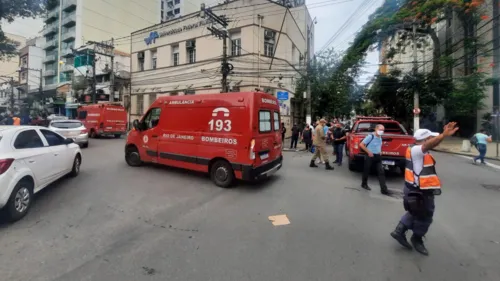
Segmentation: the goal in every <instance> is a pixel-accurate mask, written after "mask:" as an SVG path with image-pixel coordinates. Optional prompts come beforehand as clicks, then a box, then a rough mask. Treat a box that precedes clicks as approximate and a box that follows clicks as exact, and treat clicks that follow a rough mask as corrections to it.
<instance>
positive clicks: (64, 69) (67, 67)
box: [61, 64, 75, 72]
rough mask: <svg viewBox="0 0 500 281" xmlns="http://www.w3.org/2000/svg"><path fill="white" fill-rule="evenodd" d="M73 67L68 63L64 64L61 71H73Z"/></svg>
mask: <svg viewBox="0 0 500 281" xmlns="http://www.w3.org/2000/svg"><path fill="white" fill-rule="evenodd" d="M74 69H75V68H74V67H73V66H72V65H70V64H64V65H62V66H61V72H73V70H74Z"/></svg>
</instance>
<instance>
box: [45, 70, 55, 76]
mask: <svg viewBox="0 0 500 281" xmlns="http://www.w3.org/2000/svg"><path fill="white" fill-rule="evenodd" d="M55 75H56V71H55V70H53V69H47V70H45V71H44V72H43V76H44V77H48V76H55Z"/></svg>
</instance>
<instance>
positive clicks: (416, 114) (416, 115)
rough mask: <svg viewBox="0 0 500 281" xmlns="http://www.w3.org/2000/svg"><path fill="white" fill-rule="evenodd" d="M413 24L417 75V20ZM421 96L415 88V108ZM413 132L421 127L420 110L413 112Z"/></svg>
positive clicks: (415, 73)
mask: <svg viewBox="0 0 500 281" xmlns="http://www.w3.org/2000/svg"><path fill="white" fill-rule="evenodd" d="M412 26H413V75H414V76H415V77H416V75H417V71H418V65H417V22H416V21H413V23H412ZM419 100H420V99H419V96H418V91H417V90H416V89H415V92H414V93H413V109H414V110H418V108H419V106H420V105H419ZM413 114H414V116H413V132H415V131H417V130H418V129H419V128H420V117H419V112H418V111H414V112H413Z"/></svg>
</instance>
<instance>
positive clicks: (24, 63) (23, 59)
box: [21, 57, 28, 67]
mask: <svg viewBox="0 0 500 281" xmlns="http://www.w3.org/2000/svg"><path fill="white" fill-rule="evenodd" d="M27 66H28V58H27V57H23V58H22V59H21V67H27Z"/></svg>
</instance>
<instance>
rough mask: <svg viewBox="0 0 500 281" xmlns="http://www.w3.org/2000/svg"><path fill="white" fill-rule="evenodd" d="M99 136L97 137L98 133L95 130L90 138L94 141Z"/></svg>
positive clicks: (92, 130)
mask: <svg viewBox="0 0 500 281" xmlns="http://www.w3.org/2000/svg"><path fill="white" fill-rule="evenodd" d="M98 137H99V136H98V135H97V132H96V131H95V130H94V129H91V130H90V138H92V139H97V138H98Z"/></svg>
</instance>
